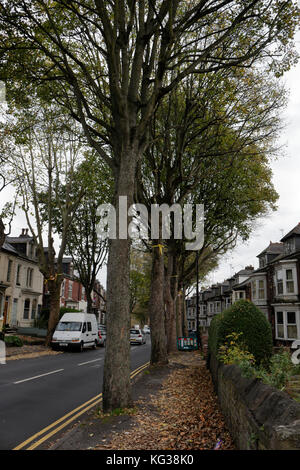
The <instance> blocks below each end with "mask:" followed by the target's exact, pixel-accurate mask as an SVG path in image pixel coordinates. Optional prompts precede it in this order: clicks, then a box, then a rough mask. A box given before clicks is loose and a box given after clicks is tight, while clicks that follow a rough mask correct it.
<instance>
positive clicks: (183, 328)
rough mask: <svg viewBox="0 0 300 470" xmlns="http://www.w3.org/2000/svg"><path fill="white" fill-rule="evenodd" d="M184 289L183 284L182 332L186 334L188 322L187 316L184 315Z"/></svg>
mask: <svg viewBox="0 0 300 470" xmlns="http://www.w3.org/2000/svg"><path fill="white" fill-rule="evenodd" d="M185 297H186V289H185V286H183V289H182V333H183V336H188V322H187V316H186V300H185Z"/></svg>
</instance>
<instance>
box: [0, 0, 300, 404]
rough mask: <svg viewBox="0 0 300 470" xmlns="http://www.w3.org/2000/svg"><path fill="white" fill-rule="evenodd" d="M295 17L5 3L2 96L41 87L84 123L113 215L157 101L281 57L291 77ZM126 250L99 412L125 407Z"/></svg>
mask: <svg viewBox="0 0 300 470" xmlns="http://www.w3.org/2000/svg"><path fill="white" fill-rule="evenodd" d="M297 15H298V10H297V7H296V6H295V5H294V3H293V2H292V1H282V2H278V1H277V0H270V1H266V0H253V1H250V0H248V1H245V2H240V1H237V0H227V1H224V0H218V1H205V2H203V1H195V0H194V1H193V0H191V1H190V2H187V1H186V0H182V1H179V0H140V1H136V0H132V1H125V0H120V1H109V2H105V1H104V0H80V1H66V0H57V1H55V2H52V1H50V0H30V1H28V0H22V1H19V0H7V1H6V2H5V3H2V7H1V11H0V23H1V26H2V31H3V33H2V34H1V42H2V46H1V49H2V51H3V61H4V62H5V67H4V68H3V70H4V78H5V79H6V80H7V83H8V84H9V85H10V90H9V93H8V95H9V96H11V97H12V96H13V94H14V92H16V91H17V94H18V95H19V92H20V91H21V93H23V94H24V96H25V97H28V96H30V93H29V94H28V89H29V90H30V91H31V88H32V87H38V89H39V93H40V94H41V95H43V96H45V97H46V99H47V100H49V99H50V100H51V99H54V100H56V102H58V103H59V104H61V105H62V106H63V107H64V108H65V109H67V110H68V111H69V113H70V114H71V115H72V116H73V117H74V118H75V119H77V120H78V121H79V122H80V123H81V125H82V127H83V129H84V132H85V135H86V138H87V139H88V142H89V144H90V145H91V146H92V147H93V148H94V149H95V150H96V151H97V152H98V153H99V155H100V156H101V157H102V158H103V160H104V161H105V162H106V163H107V164H108V165H109V166H110V167H111V169H112V172H113V175H114V183H115V187H114V194H115V207H116V209H117V213H119V210H120V206H119V197H120V196H126V197H127V202H128V206H130V205H131V204H132V202H133V191H134V183H135V177H136V169H137V164H138V162H139V161H140V159H141V158H142V155H143V153H144V150H145V149H146V147H147V137H148V125H149V121H150V119H151V116H152V115H153V113H154V111H155V109H156V106H157V104H158V103H159V101H160V100H161V99H162V98H163V97H164V96H166V95H167V94H168V93H169V92H170V91H171V90H172V89H173V88H174V87H175V86H177V85H178V84H179V83H180V82H181V81H182V80H184V79H185V77H186V76H188V75H189V74H190V73H193V72H196V73H199V74H206V73H207V72H209V71H217V70H220V69H223V68H230V67H235V66H239V65H240V64H241V63H244V64H246V65H247V66H249V67H250V66H251V64H252V63H254V62H255V61H256V60H260V59H267V58H268V59H269V62H270V67H276V66H278V65H279V60H278V55H279V56H280V57H284V58H285V60H284V62H282V63H281V70H282V68H284V69H286V68H288V67H289V65H290V60H291V55H290V44H291V43H292V37H293V32H294V29H295V25H296V23H297ZM28 51H30V54H28ZM292 59H293V57H292ZM171 72H172V73H171ZM25 76H26V80H25V79H24V78H25ZM18 79H19V80H18ZM20 82H21V83H20ZM17 83H18V85H17V86H16V84H17ZM17 88H19V89H18V90H17ZM120 235H121V234H120ZM129 250H130V242H129V241H128V240H127V239H123V238H121V237H119V238H117V239H115V240H111V241H110V246H109V258H108V276H107V313H108V315H107V318H108V325H107V333H108V336H107V349H106V356H105V372H104V382H103V407H104V409H105V410H110V409H113V408H116V407H126V406H128V405H129V404H130V402H131V398H130V376H129V372H130V360H129V359H130V349H129V328H128V324H129V322H128V319H129V304H130V293H129V292H130V290H129V272H130V266H129ZM116 293H118V295H116ZM120 331H121V335H120Z"/></svg>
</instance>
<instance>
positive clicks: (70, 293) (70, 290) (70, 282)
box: [68, 281, 73, 299]
mask: <svg viewBox="0 0 300 470" xmlns="http://www.w3.org/2000/svg"><path fill="white" fill-rule="evenodd" d="M72 288H73V283H72V281H69V290H68V298H69V299H71V298H72Z"/></svg>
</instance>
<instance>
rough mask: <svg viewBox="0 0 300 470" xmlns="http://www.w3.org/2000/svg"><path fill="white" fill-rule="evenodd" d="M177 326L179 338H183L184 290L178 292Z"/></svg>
mask: <svg viewBox="0 0 300 470" xmlns="http://www.w3.org/2000/svg"><path fill="white" fill-rule="evenodd" d="M176 324H177V336H182V290H180V291H179V292H178V295H177V298H176Z"/></svg>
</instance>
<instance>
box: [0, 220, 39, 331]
mask: <svg viewBox="0 0 300 470" xmlns="http://www.w3.org/2000/svg"><path fill="white" fill-rule="evenodd" d="M42 293H43V276H42V274H41V273H40V271H39V268H38V264H37V259H36V252H35V246H34V242H33V238H32V237H30V236H29V235H28V230H27V229H26V230H25V229H23V230H22V233H21V235H20V236H19V237H6V241H5V243H4V245H3V246H2V248H1V249H0V328H2V326H3V325H6V324H8V325H9V326H10V327H16V326H20V327H24V326H25V327H26V326H31V325H32V324H33V323H34V319H35V318H36V317H37V316H38V314H39V312H40V310H41V307H42Z"/></svg>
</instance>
